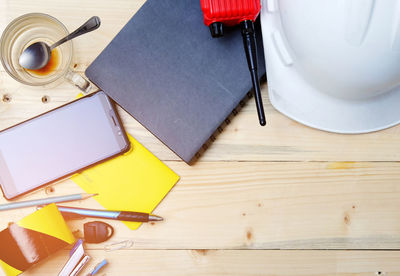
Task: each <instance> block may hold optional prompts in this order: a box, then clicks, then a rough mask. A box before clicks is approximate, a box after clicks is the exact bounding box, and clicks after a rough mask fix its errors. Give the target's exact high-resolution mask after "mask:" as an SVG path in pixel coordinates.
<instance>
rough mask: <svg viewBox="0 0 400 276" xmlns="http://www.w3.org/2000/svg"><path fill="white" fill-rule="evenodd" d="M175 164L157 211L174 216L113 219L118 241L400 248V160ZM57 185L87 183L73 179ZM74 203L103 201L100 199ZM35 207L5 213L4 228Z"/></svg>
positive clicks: (58, 188)
mask: <svg viewBox="0 0 400 276" xmlns="http://www.w3.org/2000/svg"><path fill="white" fill-rule="evenodd" d="M167 165H168V166H170V167H171V168H172V169H173V170H174V171H176V172H177V173H178V174H179V175H181V176H182V178H181V180H180V182H178V184H177V185H176V186H175V187H174V188H173V190H172V192H171V193H169V194H168V195H167V197H166V198H165V199H164V201H163V202H162V203H161V204H160V205H159V206H158V207H157V209H156V210H155V212H154V213H155V214H158V215H161V216H163V217H165V219H166V220H165V221H164V222H161V223H154V224H144V225H142V226H141V227H140V228H139V230H137V231H131V230H129V229H128V228H127V227H125V226H124V225H123V224H122V223H121V222H110V223H111V224H112V225H114V226H115V227H116V234H115V237H114V238H113V239H112V241H114V242H116V241H121V240H126V239H133V240H134V241H135V242H136V248H139V249H400V231H399V230H400V213H399V211H398V210H399V209H400V201H399V200H398V198H399V196H400V163H398V162H393V163H386V162H372V163H366V162H362V163H330V162H309V163H306V162H293V163H291V162H199V163H198V164H196V165H195V166H192V167H190V166H187V165H186V164H184V163H183V162H167ZM110 185H111V183H110ZM53 188H54V190H55V192H53V193H50V194H54V195H62V194H71V193H73V192H79V191H80V189H79V188H78V187H77V185H76V184H75V183H72V182H71V181H65V182H63V183H59V184H56V185H54V186H53ZM44 195H46V194H45V193H44V192H43V191H39V192H37V193H35V194H33V195H30V196H29V197H26V198H25V199H28V198H29V199H30V198H34V197H43V196H44ZM1 202H4V200H1ZM70 205H77V206H82V207H88V208H101V207H100V205H98V204H97V203H96V202H95V201H94V199H90V200H86V201H83V202H79V203H73V204H72V203H71V204H70ZM33 210H34V208H28V209H20V210H15V211H9V212H8V213H7V214H9V215H7V216H6V215H5V214H6V213H3V214H2V215H1V216H0V228H2V227H5V226H6V225H7V223H8V222H9V220H10V218H12V219H15V220H16V219H17V218H21V217H23V216H24V215H25V214H28V213H29V212H32V211H33ZM82 224H83V221H75V222H72V223H70V225H71V228H72V229H73V230H79V229H80V230H82ZM100 247H101V246H100ZM89 248H99V247H98V246H96V245H90V246H89Z"/></svg>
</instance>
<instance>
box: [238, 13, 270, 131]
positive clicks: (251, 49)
mask: <svg viewBox="0 0 400 276" xmlns="http://www.w3.org/2000/svg"><path fill="white" fill-rule="evenodd" d="M240 26H241V28H242V37H243V46H244V49H245V52H246V58H247V64H248V66H249V70H250V74H251V81H252V84H253V90H254V99H255V101H256V106H257V113H258V120H259V121H260V125H262V126H265V124H266V119H265V113H264V107H263V102H262V97H261V88H260V80H259V79H258V73H257V47H256V34H255V30H254V22H253V21H251V20H244V21H242V22H240Z"/></svg>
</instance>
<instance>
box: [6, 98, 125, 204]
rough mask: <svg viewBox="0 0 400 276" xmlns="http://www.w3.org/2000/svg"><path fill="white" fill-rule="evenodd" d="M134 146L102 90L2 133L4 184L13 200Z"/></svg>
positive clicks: (9, 197)
mask: <svg viewBox="0 0 400 276" xmlns="http://www.w3.org/2000/svg"><path fill="white" fill-rule="evenodd" d="M129 149H130V143H129V140H128V138H127V135H126V133H125V130H124V129H123V126H122V124H121V120H120V118H119V116H118V113H117V112H116V108H115V105H114V103H113V102H112V100H111V99H110V98H109V97H108V96H107V95H106V94H105V93H104V92H102V91H99V92H97V93H94V94H90V95H88V96H85V97H83V98H80V99H78V100H75V101H73V102H71V103H68V104H66V105H63V106H61V107H58V108H56V109H53V110H51V111H49V112H46V113H44V114H41V115H39V116H37V117H34V118H32V119H29V120H27V121H25V122H22V123H20V124H17V125H15V126H12V127H10V128H7V129H5V130H2V131H0V186H1V189H2V192H3V195H4V197H5V198H6V199H13V198H15V197H17V196H20V195H22V194H25V193H28V192H30V191H32V190H34V189H37V188H40V187H43V186H44V185H47V184H50V183H54V182H56V181H59V180H61V179H63V178H65V177H67V176H69V175H72V174H74V173H76V172H79V171H80V170H83V169H85V168H87V167H89V166H92V165H94V164H96V163H99V162H101V161H104V160H106V159H109V158H112V157H114V156H116V155H118V154H122V153H124V152H126V151H128V150H129Z"/></svg>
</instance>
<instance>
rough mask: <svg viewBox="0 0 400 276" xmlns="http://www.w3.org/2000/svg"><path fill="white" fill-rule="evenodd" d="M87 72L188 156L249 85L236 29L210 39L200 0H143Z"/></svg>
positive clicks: (260, 66)
mask: <svg viewBox="0 0 400 276" xmlns="http://www.w3.org/2000/svg"><path fill="white" fill-rule="evenodd" d="M256 26H257V33H258V36H257V43H258V49H257V53H258V70H259V75H260V76H262V75H264V74H265V63H264V54H263V49H262V38H261V31H260V28H259V26H258V24H256ZM86 75H87V77H88V78H89V79H90V80H91V81H92V82H94V83H95V84H96V85H97V86H99V87H100V88H101V89H102V90H103V91H104V92H105V93H107V94H108V95H109V96H110V97H111V98H112V99H113V100H114V101H116V102H117V103H118V104H119V105H120V106H121V107H122V108H123V109H125V110H126V111H127V112H128V113H130V114H131V115H132V116H133V117H134V118H135V119H136V120H138V121H139V122H140V123H141V124H142V125H144V126H145V127H146V128H147V129H148V130H149V131H150V132H152V133H153V134H154V135H155V136H156V137H158V139H160V140H161V141H162V142H163V143H164V144H165V145H167V146H168V147H169V148H170V149H171V150H173V151H174V152H175V153H176V154H177V155H178V156H180V157H181V158H182V159H183V160H184V161H186V162H187V163H189V162H190V161H191V160H192V158H193V157H194V155H195V154H196V153H197V151H198V150H199V149H200V148H201V147H202V145H203V144H204V143H205V142H206V141H207V140H208V139H209V138H210V136H211V135H212V134H213V133H214V131H215V130H216V129H217V128H218V126H219V125H220V124H221V123H222V122H223V121H224V120H225V119H226V118H227V117H228V115H229V114H230V113H231V112H232V110H233V109H234V108H235V107H236V106H237V105H238V103H239V102H240V101H241V100H242V99H243V98H244V97H245V96H246V94H247V93H248V91H250V90H251V89H252V84H251V79H250V73H249V71H248V66H247V60H246V55H245V51H244V48H243V41H242V36H241V33H240V29H239V28H231V29H229V30H225V36H224V37H222V38H212V37H211V35H210V31H209V29H208V27H207V26H205V25H204V24H203V14H202V11H201V6H200V0H148V1H147V2H146V3H145V4H144V5H143V6H142V8H141V9H140V10H139V11H138V12H137V13H136V14H135V15H134V16H133V17H132V18H131V19H130V21H129V22H128V23H127V24H126V25H125V27H124V28H123V29H122V30H121V31H120V32H119V33H118V35H117V36H116V37H115V38H114V39H113V40H112V41H111V43H110V44H109V45H108V46H107V47H106V48H105V50H104V51H103V52H102V53H101V54H100V55H99V56H98V57H97V58H96V59H95V61H94V62H93V63H92V64H91V65H90V66H89V67H88V69H87V70H86ZM254 112H255V113H256V110H254ZM255 118H256V116H255ZM253 123H254V124H256V125H258V121H257V120H256V119H255V120H254V122H253Z"/></svg>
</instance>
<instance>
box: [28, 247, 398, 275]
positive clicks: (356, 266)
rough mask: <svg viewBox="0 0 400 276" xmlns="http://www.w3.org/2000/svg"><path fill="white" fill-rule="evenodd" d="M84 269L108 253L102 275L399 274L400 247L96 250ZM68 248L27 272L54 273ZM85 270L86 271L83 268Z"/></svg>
mask: <svg viewBox="0 0 400 276" xmlns="http://www.w3.org/2000/svg"><path fill="white" fill-rule="evenodd" d="M90 254H91V256H92V257H93V259H92V260H91V261H90V263H89V264H88V266H87V267H86V268H85V270H84V272H88V271H90V269H91V268H92V267H94V265H95V264H96V263H98V262H100V261H101V260H103V259H104V258H106V259H107V260H108V261H109V265H108V266H106V267H105V268H104V270H102V271H101V272H100V273H99V275H104V273H105V274H106V275H138V276H139V275H146V276H148V275H175V276H180V275H181V276H190V275H213V276H214V275H215V276H217V275H230V276H234V275H238V276H239V275H240V276H246V275H248V276H256V275H257V276H259V275H274V276H286V275H296V276H327V275H340V276H355V275H357V276H395V275H397V276H398V275H400V266H399V263H400V252H390V251H389V252H382V251H358V252H357V251H287V250H279V251H268V250H124V251H116V252H112V253H110V252H105V251H102V250H92V251H91V252H90ZM66 255H67V252H65V251H64V252H61V253H60V254H57V256H56V257H54V258H51V259H49V260H48V261H47V262H45V263H43V264H40V265H39V266H38V267H35V268H34V269H32V270H31V271H29V272H27V273H24V275H41V276H47V275H49V276H50V275H52V276H53V275H54V272H53V273H51V271H58V270H59V268H60V266H62V264H63V263H64V262H65V260H66V258H67V257H66ZM82 275H84V273H82Z"/></svg>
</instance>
